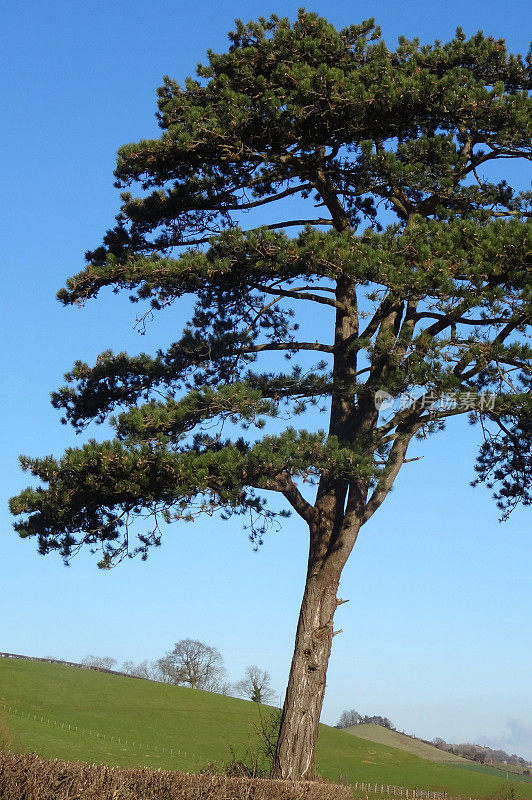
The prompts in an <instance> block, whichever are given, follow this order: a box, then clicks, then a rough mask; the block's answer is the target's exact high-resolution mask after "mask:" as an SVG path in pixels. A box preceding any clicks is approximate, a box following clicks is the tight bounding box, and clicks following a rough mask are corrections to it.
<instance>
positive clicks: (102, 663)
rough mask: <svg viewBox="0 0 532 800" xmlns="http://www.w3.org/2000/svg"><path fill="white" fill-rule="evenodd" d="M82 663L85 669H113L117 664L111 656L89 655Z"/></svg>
mask: <svg viewBox="0 0 532 800" xmlns="http://www.w3.org/2000/svg"><path fill="white" fill-rule="evenodd" d="M80 663H81V664H82V665H83V666H84V667H96V668H98V669H113V667H114V665H115V664H116V658H111V656H93V655H88V656H85V658H82V659H81V661H80Z"/></svg>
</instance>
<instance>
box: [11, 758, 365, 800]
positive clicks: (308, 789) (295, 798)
mask: <svg viewBox="0 0 532 800" xmlns="http://www.w3.org/2000/svg"><path fill="white" fill-rule="evenodd" d="M0 798H1V799H2V800H352V794H351V790H350V789H349V788H347V787H346V786H338V785H336V784H332V783H321V782H320V783H318V782H315V781H301V782H297V783H293V782H290V781H277V780H275V781H274V780H266V779H263V778H235V777H228V776H225V775H190V774H188V773H186V772H165V771H163V770H150V769H147V768H143V769H122V768H120V767H108V766H105V765H103V764H85V763H82V762H77V763H71V762H64V761H47V760H45V759H44V758H40V757H39V756H36V755H17V754H14V753H0Z"/></svg>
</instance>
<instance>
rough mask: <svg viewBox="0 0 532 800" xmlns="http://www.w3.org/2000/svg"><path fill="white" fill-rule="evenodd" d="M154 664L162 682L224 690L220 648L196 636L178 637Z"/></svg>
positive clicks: (207, 689) (210, 690)
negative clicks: (191, 637)
mask: <svg viewBox="0 0 532 800" xmlns="http://www.w3.org/2000/svg"><path fill="white" fill-rule="evenodd" d="M157 666H158V668H159V670H160V673H161V675H162V676H163V678H164V681H165V682H166V683H175V684H185V685H187V686H190V688H191V689H204V690H205V691H207V692H218V693H220V694H227V692H228V690H229V684H228V683H227V682H226V680H225V674H226V673H225V668H224V665H223V659H222V656H221V654H220V651H219V650H217V649H216V647H211V646H210V645H207V644H204V643H203V642H199V641H198V640H197V639H181V640H180V641H179V642H176V643H175V645H174V648H173V650H170V651H169V652H168V653H167V654H166V655H165V656H163V657H162V658H160V659H159V660H158V662H157Z"/></svg>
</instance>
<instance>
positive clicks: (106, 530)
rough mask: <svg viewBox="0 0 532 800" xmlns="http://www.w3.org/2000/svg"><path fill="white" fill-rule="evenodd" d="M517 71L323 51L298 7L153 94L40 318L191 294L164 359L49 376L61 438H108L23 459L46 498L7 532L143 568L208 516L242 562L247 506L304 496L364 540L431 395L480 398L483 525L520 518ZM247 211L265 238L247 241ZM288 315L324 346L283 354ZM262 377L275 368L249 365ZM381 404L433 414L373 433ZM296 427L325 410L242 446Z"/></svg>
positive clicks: (345, 41)
mask: <svg viewBox="0 0 532 800" xmlns="http://www.w3.org/2000/svg"><path fill="white" fill-rule="evenodd" d="M531 63H532V58H531V56H530V55H529V56H528V57H527V58H526V59H525V58H522V57H521V56H519V55H512V54H509V53H508V52H507V50H506V46H505V44H504V42H503V41H502V40H495V39H493V38H492V37H484V36H483V34H482V33H478V34H476V35H474V36H473V37H471V38H469V39H467V38H466V37H465V35H464V33H463V32H462V31H461V30H460V29H458V30H457V33H456V36H455V37H454V39H452V41H450V42H447V43H441V42H435V43H434V44H433V45H420V43H419V41H417V40H413V41H408V40H407V39H405V38H401V39H400V42H399V46H398V47H397V48H396V49H395V50H390V49H389V48H388V47H387V46H386V44H385V43H384V42H383V41H382V40H381V38H380V31H379V29H378V28H377V27H376V26H375V24H374V21H373V20H367V21H364V22H362V23H361V24H360V25H353V26H349V27H347V28H344V29H342V30H336V29H335V28H334V27H333V26H332V25H331V24H329V23H328V22H327V21H326V20H324V19H322V18H320V17H319V16H317V15H316V14H312V13H307V12H305V11H304V10H303V9H302V10H300V12H299V14H298V17H297V20H296V21H295V22H293V23H292V24H291V23H290V22H289V21H288V20H287V19H279V18H278V17H276V16H272V17H271V18H270V19H268V20H266V19H261V20H259V21H258V22H251V23H249V24H244V23H242V22H241V21H237V23H236V29H235V31H234V32H232V33H231V34H230V47H229V49H228V51H227V52H225V53H214V52H212V51H209V53H208V63H206V64H205V65H200V66H199V67H198V70H197V75H196V76H195V77H194V78H188V79H187V80H186V81H185V84H184V85H183V86H182V85H180V84H178V83H177V82H176V81H175V80H172V79H170V78H169V77H167V78H165V80H164V84H163V86H162V87H161V88H160V89H159V91H158V120H159V125H160V128H161V134H160V136H159V137H158V138H155V139H151V140H141V141H139V142H136V143H132V144H127V145H125V146H124V147H122V148H120V150H119V153H118V159H117V166H116V172H115V175H116V185H117V187H118V188H120V189H121V190H122V194H121V198H122V205H121V207H120V211H119V214H118V216H117V224H116V225H115V227H114V228H113V229H111V230H109V231H107V233H106V234H105V236H104V239H103V243H102V245H101V246H99V247H97V248H96V249H95V250H93V251H90V252H88V253H87V254H86V261H87V263H86V266H85V268H84V269H83V270H82V271H81V272H79V273H78V274H77V275H75V276H74V277H72V278H70V279H68V280H67V283H66V287H65V288H63V289H61V291H60V292H59V298H60V300H61V301H62V302H63V303H64V304H66V305H72V304H83V303H84V302H86V301H87V300H89V299H91V298H94V297H96V296H97V295H98V293H99V292H100V291H101V290H102V289H104V288H105V287H111V288H112V289H113V290H114V291H121V290H126V291H129V292H130V296H131V299H132V301H133V302H141V303H144V304H147V305H148V312H147V313H151V312H156V311H158V310H160V309H161V308H164V307H166V306H169V305H172V304H174V303H179V301H180V300H181V299H182V298H183V297H184V296H185V295H193V296H194V297H195V300H196V305H195V308H194V312H193V314H192V317H191V319H190V320H189V322H188V323H187V325H186V326H185V328H184V330H183V333H182V336H181V338H180V339H179V340H178V341H176V342H175V343H173V344H172V345H171V346H170V347H169V348H168V350H167V351H166V352H163V351H159V352H157V353H156V354H155V355H153V356H152V355H149V354H145V353H141V354H140V355H136V356H129V355H127V354H125V353H119V354H117V355H115V354H113V352H112V351H110V350H109V351H106V352H104V353H102V354H101V355H100V356H99V357H98V359H97V361H96V363H95V364H94V365H93V366H90V365H88V364H85V363H82V362H77V363H76V364H75V365H74V367H73V369H72V370H71V371H70V372H68V373H67V375H66V381H67V383H66V385H65V386H63V387H62V388H60V389H59V390H58V391H57V392H56V393H54V395H53V397H52V402H53V405H54V406H55V407H56V408H58V409H61V410H62V412H63V415H64V417H63V419H64V421H65V422H69V423H71V424H72V425H73V427H74V428H75V429H76V430H82V429H83V428H85V427H86V426H87V425H88V424H90V423H91V422H92V421H96V422H103V421H104V420H107V419H108V418H109V415H111V414H113V412H115V411H118V412H119V413H118V414H117V416H116V417H114V418H113V417H111V422H112V424H113V425H114V428H115V432H116V438H115V439H114V440H113V441H108V442H103V443H100V444H99V443H97V442H96V441H93V440H91V441H90V442H89V443H88V444H87V445H85V446H83V447H81V448H76V449H70V450H68V451H67V452H66V453H65V454H64V456H63V457H62V458H60V459H54V458H52V457H51V456H50V457H48V458H41V459H39V458H23V459H22V465H23V467H24V469H26V470H28V471H29V472H30V473H31V474H32V475H33V476H35V477H36V478H38V479H39V480H40V481H41V482H43V483H44V484H45V485H44V486H42V485H41V486H39V487H38V488H28V489H26V490H24V491H23V492H22V493H21V494H20V495H19V496H18V497H16V498H13V499H12V501H11V510H12V512H13V513H14V514H15V515H16V516H17V517H18V518H19V519H18V521H17V523H16V525H15V527H16V529H17V530H18V532H19V533H20V534H21V535H22V536H29V537H36V538H37V540H38V544H39V549H40V552H42V553H47V552H49V551H52V550H57V551H58V552H59V553H60V554H61V555H62V556H63V558H65V559H68V558H69V557H70V556H71V555H72V554H73V553H74V552H76V550H77V549H78V548H79V547H80V546H82V545H83V544H88V545H89V546H91V547H93V548H95V549H99V550H101V551H102V557H101V561H100V564H101V565H102V566H109V565H110V564H111V563H112V562H113V560H116V559H117V558H121V557H123V556H124V555H125V554H131V555H132V554H134V553H136V552H140V553H141V554H142V555H143V556H146V554H147V552H148V549H149V547H150V546H151V545H157V544H159V542H160V535H161V534H160V527H159V520H160V519H164V520H166V521H171V520H175V519H193V518H194V516H195V514H196V513H199V512H206V513H214V512H216V511H221V512H222V513H223V515H224V516H226V517H227V516H231V515H233V514H246V515H251V518H252V523H251V533H250V536H251V538H252V540H253V541H254V542H255V543H257V542H260V541H261V538H262V536H263V533H264V531H265V530H266V528H267V527H268V525H270V524H272V523H275V520H276V518H277V516H278V512H277V511H275V510H273V508H272V506H271V505H269V504H268V503H267V497H268V493H269V492H277V493H278V494H280V495H282V497H283V498H284V499H285V500H286V501H287V502H288V504H289V505H290V506H291V507H292V508H293V509H295V510H296V511H297V512H298V513H299V514H300V515H301V516H302V517H303V518H304V519H305V521H306V522H307V523H309V524H310V523H311V520H312V519H315V513H318V512H319V511H320V509H318V506H317V505H316V506H314V505H312V503H311V502H310V501H309V500H308V499H307V498H305V497H304V492H305V490H306V487H305V483H310V484H312V483H315V482H316V483H319V487H320V488H319V491H318V497H319V499H320V502H325V500H324V498H326V497H329V496H331V497H332V496H333V495H334V498H335V500H334V502H335V504H336V505H335V507H336V509H337V511H336V512H334V513H336V515H337V519H336V521H335V523H334V526H333V527H334V530H335V531H337V530H339V526H340V525H341V519H340V517H341V514H342V513H343V509H344V507H345V500H346V497H351V498H352V499H353V498H356V502H357V509H358V511H357V513H358V517H357V518H358V520H359V521H360V520H361V521H362V522H364V521H366V520H367V519H369V517H370V516H371V515H372V514H373V513H374V512H375V510H376V509H377V508H378V507H379V506H380V504H381V503H382V502H383V500H384V499H385V497H386V495H387V493H388V492H389V491H390V489H391V487H392V484H393V481H394V479H395V476H396V475H397V472H398V470H399V469H400V467H401V465H402V463H403V462H404V460H405V458H406V452H407V448H408V444H409V442H410V441H411V439H412V438H413V437H415V436H421V437H424V436H425V435H427V434H428V433H431V432H433V431H437V430H440V429H441V428H442V427H443V424H444V421H445V419H446V418H447V417H449V416H451V415H453V414H456V413H464V412H465V411H467V410H468V409H467V408H466V409H462V408H458V409H456V408H454V409H451V408H449V407H448V406H446V405H445V403H444V404H442V403H439V402H438V400H441V399H442V398H445V396H446V395H447V394H448V393H452V392H465V393H468V394H469V395H470V396H473V397H476V398H478V397H479V395H480V394H481V393H483V392H484V393H485V392H490V393H493V395H494V396H496V400H495V401H494V403H493V406H492V407H490V408H488V409H485V408H483V409H479V408H478V407H477V408H476V409H474V416H475V418H476V419H477V420H480V421H481V422H482V426H483V430H484V432H485V444H484V445H483V448H482V450H481V454H480V460H479V463H478V476H479V480H486V481H488V482H490V483H493V488H494V492H495V495H496V497H497V500H498V502H499V504H500V505H501V509H502V511H503V514H506V513H507V512H509V511H510V510H511V509H512V508H513V507H514V506H515V504H516V503H517V502H519V501H524V502H527V503H528V502H530V472H531V471H530V460H529V459H528V457H527V456H526V455H524V453H525V452H526V448H527V447H529V446H530V443H531V433H530V401H529V396H530V383H529V376H530V360H531V355H532V349H531V348H530V346H529V344H528V342H527V336H528V335H529V330H530V321H531V317H532V311H531V308H532V294H531V281H530V274H531V266H532V255H531V254H532V223H531V216H532V210H531V209H532V202H531V200H532V195H531V193H530V192H520V191H518V189H516V188H514V187H512V186H510V185H509V184H508V182H507V181H506V180H505V174H504V170H503V166H504V164H505V163H506V162H507V160H508V159H520V160H521V163H522V164H525V163H526V162H527V161H530V159H531V158H532V148H531V145H530V140H531V133H532V113H531V111H532V99H531V96H530V90H531V88H532V73H531ZM497 165H499V172H500V173H501V174H500V175H499V176H498V177H497V178H490V177H488V173H487V172H485V170H487V169H488V167H489V170H490V171H489V174H490V175H492V174H494V173H496V172H497V169H496V168H497ZM492 167H493V168H494V169H492ZM134 192H136V193H134ZM289 198H290V199H292V200H298V202H299V207H301V209H302V212H301V214H302V218H298V219H291V218H290V217H287V216H286V208H287V206H286V205H285V204H284V202H283V201H284V200H286V199H289ZM263 207H264V208H266V207H267V209H268V210H270V211H272V212H273V216H274V221H273V222H272V223H271V224H269V225H266V226H264V225H262V226H252V227H251V228H250V229H246V228H245V227H244V225H243V223H244V221H246V220H247V219H248V216H247V215H248V212H253V210H254V209H259V208H263ZM316 207H317V208H318V209H319V214H320V216H317V217H316V216H315V215H316V210H315V209H316ZM322 212H323V214H324V216H321V214H322ZM309 215H310V216H309ZM293 228H294V229H296V234H295V235H289V231H290V230H291V229H293ZM309 304H314V306H313V307H314V308H315V309H316V311H319V312H320V314H321V315H322V317H323V319H324V325H323V334H322V331H321V328H320V334H319V335H320V336H322V338H323V341H318V340H315V337H314V336H312V337H309V340H308V341H307V340H305V339H304V338H302V336H301V334H300V332H299V316H298V311H299V309H300V308H301V307H302V306H305V305H309ZM311 307H312V306H311ZM328 323H329V335H327V331H326V330H325V328H326V325H327V324H328ZM265 356H266V357H268V360H267V361H266V359H265ZM283 356H284V357H286V358H287V359H288V360H289V361H291V362H292V367H291V370H290V371H285V370H283V369H281V368H280V364H279V363H277V365H276V366H274V367H272V361H273V360H274V358H275V357H277V358H282V357H283ZM309 358H313V359H315V361H314V362H310V361H309ZM379 391H380V392H387V393H388V394H390V395H391V396H392V397H394V398H400V397H401V396H403V395H411V396H417V397H419V396H420V395H422V396H423V397H427V396H430V397H432V398H436V402H434V400H433V401H432V402H430V403H427V404H424V403H418V404H416V405H415V406H413V407H409V408H403V409H401V410H399V411H395V412H394V413H392V414H390V415H388V416H387V417H386V416H385V415H383V414H380V415H379V413H378V412H377V411H376V409H375V404H374V397H375V393H376V392H379ZM312 409H318V410H325V409H330V422H329V428H328V431H327V432H326V433H324V432H322V431H315V429H313V430H306V429H305V428H303V429H302V430H296V429H295V428H292V427H288V428H287V430H286V431H285V432H284V433H280V434H277V435H273V434H272V435H266V436H263V437H262V438H261V436H260V434H259V432H260V430H261V429H262V428H263V427H264V425H265V424H266V422H267V421H268V420H269V421H273V420H277V425H278V422H279V421H280V420H283V421H284V420H289V419H291V418H293V417H296V416H300V415H303V421H304V422H306V421H307V419H309V417H305V412H307V411H309V410H312ZM313 424H314V423H313ZM243 431H246V432H247V431H249V433H248V434H247V436H248V437H249V440H248V439H244V437H243ZM224 437H225V438H224ZM496 456H497V457H501V458H502V461H501V462H500V466H499V467H498V468H497V469H495V470H493V469H492V461H493V459H494V458H495V457H496ZM327 502H328V501H327ZM353 502H354V500H353ZM318 505H319V503H318ZM331 507H332V506H331ZM281 513H286V512H281ZM320 513H321V512H320ZM313 515H314V516H313ZM139 518H140V519H141V520H146V519H149V520H151V522H149V523H147V524H146V523H145V522H142V526H143V531H142V532H141V534H140V541H139V543H138V545H135V546H130V543H129V531H130V524H131V522H132V520H134V519H139Z"/></svg>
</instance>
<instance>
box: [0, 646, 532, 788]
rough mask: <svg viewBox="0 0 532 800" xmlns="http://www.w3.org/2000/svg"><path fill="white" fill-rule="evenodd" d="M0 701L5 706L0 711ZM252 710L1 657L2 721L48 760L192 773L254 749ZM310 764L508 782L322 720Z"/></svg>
mask: <svg viewBox="0 0 532 800" xmlns="http://www.w3.org/2000/svg"><path fill="white" fill-rule="evenodd" d="M2 705H5V706H6V707H7V708H9V707H11V711H8V710H6V711H3V712H2ZM15 709H16V710H17V711H16V713H15ZM21 712H22V713H21ZM258 712H259V709H258V706H257V705H256V704H254V703H250V702H247V701H245V700H237V699H234V698H231V697H223V696H221V695H214V694H209V693H207V692H201V691H195V690H192V689H187V688H183V687H177V686H165V685H163V684H159V683H152V682H149V681H142V680H135V679H134V678H126V677H118V676H113V675H105V674H102V673H98V672H92V671H90V670H81V669H76V668H75V667H66V666H62V665H59V664H47V663H39V662H32V661H20V660H15V659H7V658H0V713H3V718H4V724H5V725H7V727H8V729H9V731H10V733H11V736H12V738H13V743H14V745H15V746H18V747H19V748H20V749H23V750H25V751H26V752H36V753H39V754H40V755H43V756H46V757H57V758H61V759H65V760H70V761H72V760H83V761H89V762H97V763H106V764H118V765H121V766H137V765H147V766H152V767H163V768H166V769H177V770H185V771H189V772H197V771H199V770H200V769H201V768H202V767H203V766H204V765H205V764H207V763H208V762H215V763H218V764H222V763H223V762H224V761H227V760H229V759H230V757H231V751H234V753H235V754H236V755H237V756H243V755H244V754H245V752H246V750H247V749H248V748H249V747H251V748H252V749H253V748H255V747H256V744H257V733H256V727H257V725H258V724H259V717H258ZM28 715H29V716H28ZM34 715H35V717H36V719H34V718H33V717H34ZM41 717H42V721H41ZM48 720H49V722H48ZM0 722H1V720H0ZM61 724H63V725H64V726H65V727H62V726H61ZM69 725H70V729H69V728H68V726H69ZM75 728H77V730H75ZM171 750H173V752H172V753H171V752H170V751H171ZM316 762H317V767H318V770H319V772H320V773H321V774H322V775H323V776H325V777H328V778H330V779H332V780H337V779H338V778H339V777H342V778H343V779H347V778H348V779H350V780H352V781H353V782H354V781H365V782H373V783H387V784H395V785H397V786H406V787H408V788H416V787H419V788H423V789H436V790H445V791H447V792H448V793H449V794H451V795H455V796H457V795H464V796H468V797H469V796H471V797H488V796H499V797H501V796H502V790H503V788H504V783H505V782H504V781H503V780H502V778H503V777H504V776H501V773H497V772H496V771H495V770H493V772H494V773H495V774H489V772H486V771H484V772H478V771H476V770H474V769H470V765H469V763H468V762H466V763H465V765H464V766H463V765H462V764H461V763H458V764H442V763H439V764H438V763H434V762H432V761H429V760H427V759H426V758H421V757H420V756H419V755H418V754H413V753H411V752H405V751H404V750H402V749H398V748H397V747H390V746H388V745H386V744H382V743H378V742H372V741H367V740H366V739H362V738H360V737H357V736H353V735H350V734H349V733H347V732H345V731H339V730H336V729H335V728H329V727H327V726H321V730H320V738H319V744H318V751H317V758H316ZM515 787H516V797H523V798H532V782H525V781H519V782H516V783H515Z"/></svg>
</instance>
